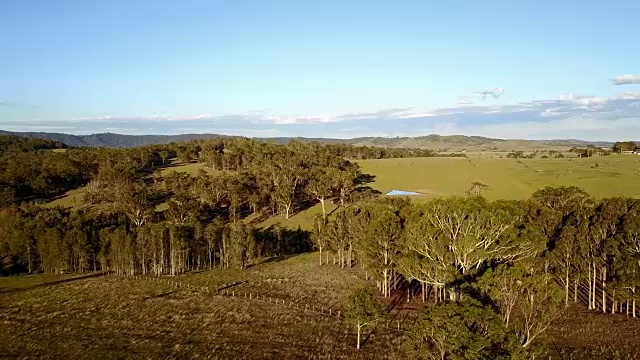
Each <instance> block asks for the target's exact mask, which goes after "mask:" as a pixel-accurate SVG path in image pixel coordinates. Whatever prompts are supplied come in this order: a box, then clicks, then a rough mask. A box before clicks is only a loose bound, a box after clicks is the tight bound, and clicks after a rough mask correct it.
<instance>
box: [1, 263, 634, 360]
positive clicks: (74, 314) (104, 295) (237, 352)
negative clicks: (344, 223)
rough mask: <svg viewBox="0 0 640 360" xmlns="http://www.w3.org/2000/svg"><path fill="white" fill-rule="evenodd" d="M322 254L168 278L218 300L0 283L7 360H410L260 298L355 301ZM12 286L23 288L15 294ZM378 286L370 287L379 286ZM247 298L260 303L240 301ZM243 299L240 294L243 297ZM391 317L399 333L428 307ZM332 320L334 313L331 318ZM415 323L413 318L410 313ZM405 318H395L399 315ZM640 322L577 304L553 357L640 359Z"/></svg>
mask: <svg viewBox="0 0 640 360" xmlns="http://www.w3.org/2000/svg"><path fill="white" fill-rule="evenodd" d="M317 261H318V254H317V253H312V254H303V255H298V256H293V257H289V258H286V259H272V260H267V261H265V262H262V263H260V264H257V265H255V266H253V267H251V268H249V269H246V270H233V269H232V270H215V269H214V270H206V271H201V272H192V273H189V274H186V275H180V276H177V277H167V279H169V280H171V281H179V282H181V283H183V284H187V283H188V284H190V285H197V286H210V287H212V288H213V287H216V286H220V285H221V284H226V283H231V282H236V281H246V282H245V283H243V284H242V285H240V286H236V287H232V288H229V290H230V291H234V292H236V294H237V295H236V297H234V298H230V297H219V296H214V295H213V294H207V293H202V292H199V291H193V290H187V289H184V288H176V287H174V286H171V285H167V284H162V283H156V282H149V281H145V280H131V279H122V278H117V277H112V276H109V277H94V278H85V279H81V280H76V281H69V282H64V283H58V284H53V285H51V286H48V287H42V286H36V285H39V284H41V283H42V282H47V281H54V280H58V279H65V278H67V277H58V276H54V275H34V276H29V277H12V278H0V323H2V325H3V326H0V338H2V339H3V341H1V342H0V357H18V356H23V357H24V356H32V357H50V358H119V357H125V356H128V357H145V358H167V357H171V358H194V357H213V358H309V357H313V356H319V357H331V358H363V359H364V358H366V359H381V358H402V357H404V355H403V354H402V350H401V342H402V338H401V334H400V333H397V332H395V331H389V330H384V329H383V330H380V331H377V332H376V333H374V335H373V336H372V337H371V338H369V340H368V341H367V342H366V343H365V345H364V348H363V350H362V351H361V352H357V351H356V350H355V349H354V348H353V347H354V346H353V345H354V342H355V333H354V331H353V329H352V327H351V326H349V325H347V324H346V323H345V322H343V321H340V320H338V319H337V318H335V316H334V317H329V316H326V315H324V316H323V315H321V314H317V313H312V312H305V311H304V310H302V309H303V308H304V306H303V307H301V308H300V309H295V308H290V307H288V306H286V305H285V306H283V305H282V304H278V305H275V304H274V303H273V302H271V303H266V302H264V301H256V300H255V294H260V295H266V296H267V297H272V298H277V299H280V300H286V303H287V304H288V303H289V302H290V301H293V302H294V303H296V302H299V303H301V304H307V305H309V306H325V308H324V309H325V311H326V308H327V307H329V306H330V307H332V308H333V309H341V310H343V307H342V306H343V305H344V303H345V299H346V297H347V296H348V294H350V292H351V291H352V290H353V289H354V288H356V287H358V286H362V285H365V284H366V282H365V281H364V280H363V273H362V270H360V269H357V268H354V269H340V268H338V267H336V266H333V265H323V266H319V265H318V264H317ZM16 279H22V280H24V281H23V283H22V286H19V288H20V290H19V291H13V292H8V293H7V292H4V291H3V290H2V289H5V290H6V289H15V288H16V283H17V281H16ZM371 285H372V284H369V286H371ZM246 292H250V293H252V294H254V295H253V297H254V299H251V300H250V299H245V298H244V296H242V295H240V294H243V293H246ZM238 295H240V296H238ZM399 297H400V301H399V302H398V306H399V307H403V308H404V310H402V311H400V312H392V316H394V320H393V321H392V324H393V325H395V322H396V320H397V319H399V321H401V327H402V328H408V327H410V326H411V324H412V323H413V320H414V319H415V318H416V316H417V314H418V313H419V312H418V311H415V310H410V309H419V308H421V307H422V303H420V302H417V301H419V300H416V302H412V303H406V302H404V293H403V294H399ZM334 311H335V310H334ZM408 314H414V315H408ZM396 315H397V316H396ZM638 321H639V320H638V319H631V318H628V317H626V316H624V315H616V316H611V315H602V314H599V313H597V312H588V311H586V310H584V307H583V306H581V305H572V306H571V307H570V308H569V310H567V311H566V312H565V314H564V315H563V316H562V317H561V318H559V319H558V320H557V321H556V322H555V323H554V324H553V326H552V327H551V328H550V330H549V334H548V335H549V336H547V338H546V340H545V341H548V342H549V343H550V344H552V345H551V348H552V350H553V353H552V355H553V358H554V359H559V358H574V359H590V358H616V357H615V355H614V354H617V358H636V357H637V356H639V355H640V350H638V349H637V346H636V344H637V342H638V341H639V340H640V333H638V332H637V326H638Z"/></svg>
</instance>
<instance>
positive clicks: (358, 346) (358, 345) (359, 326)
mask: <svg viewBox="0 0 640 360" xmlns="http://www.w3.org/2000/svg"><path fill="white" fill-rule="evenodd" d="M361 327H362V326H361V325H358V344H357V346H356V348H357V349H358V350H360V328H361Z"/></svg>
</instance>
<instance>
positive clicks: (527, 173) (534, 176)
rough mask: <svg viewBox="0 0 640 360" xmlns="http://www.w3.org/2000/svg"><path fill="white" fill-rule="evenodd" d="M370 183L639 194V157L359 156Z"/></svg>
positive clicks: (518, 193)
mask: <svg viewBox="0 0 640 360" xmlns="http://www.w3.org/2000/svg"><path fill="white" fill-rule="evenodd" d="M358 163H359V164H360V166H361V168H362V172H363V173H366V174H371V175H374V176H375V179H374V182H373V183H371V184H369V185H370V186H371V187H372V188H374V189H376V190H379V191H381V192H383V193H386V192H388V191H390V190H394V189H395V190H405V191H417V192H421V193H428V194H432V195H428V196H424V198H427V197H429V196H433V195H438V196H443V195H445V196H446V195H464V194H465V191H466V190H467V189H468V188H469V186H470V184H471V183H472V182H474V181H478V182H481V183H483V184H486V185H488V186H489V189H488V190H487V191H486V193H485V196H486V197H487V198H489V199H524V198H527V197H529V196H530V195H531V194H532V193H533V192H534V191H536V190H538V189H541V188H543V187H545V186H578V187H580V188H583V189H584V190H586V191H587V192H588V193H590V194H591V195H592V196H594V197H596V198H604V197H613V196H631V197H639V196H640V156H635V155H612V156H605V157H594V158H585V159H578V158H572V159H504V158H503V159H498V158H493V159H492V158H471V159H465V158H405V159H382V160H362V161H358Z"/></svg>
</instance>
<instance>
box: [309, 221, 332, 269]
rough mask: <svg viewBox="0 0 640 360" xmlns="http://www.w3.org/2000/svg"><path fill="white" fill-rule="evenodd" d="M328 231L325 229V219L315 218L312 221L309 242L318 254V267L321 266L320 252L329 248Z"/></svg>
mask: <svg viewBox="0 0 640 360" xmlns="http://www.w3.org/2000/svg"><path fill="white" fill-rule="evenodd" d="M329 236H330V235H329V231H328V228H327V220H326V218H325V217H320V216H316V217H315V219H314V221H313V231H312V232H311V241H312V242H313V245H314V246H315V248H316V249H318V251H319V252H320V265H322V250H324V249H326V248H327V247H328V246H329V241H330V239H329Z"/></svg>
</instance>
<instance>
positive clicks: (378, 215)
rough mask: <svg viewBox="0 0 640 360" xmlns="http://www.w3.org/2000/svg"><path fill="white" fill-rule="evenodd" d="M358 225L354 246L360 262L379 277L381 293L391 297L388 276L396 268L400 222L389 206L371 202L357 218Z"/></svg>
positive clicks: (399, 242)
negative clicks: (358, 239)
mask: <svg viewBox="0 0 640 360" xmlns="http://www.w3.org/2000/svg"><path fill="white" fill-rule="evenodd" d="M358 219H359V220H360V224H361V225H362V226H361V227H360V229H359V233H360V239H361V240H362V241H360V242H359V244H358V249H359V253H360V255H361V260H362V261H363V262H364V265H365V266H366V267H368V268H369V269H370V270H372V271H376V272H378V273H379V274H381V277H382V284H381V288H382V289H381V290H382V293H383V294H384V296H385V297H389V296H391V290H392V287H391V284H390V275H392V271H393V270H394V269H395V267H396V262H397V260H398V255H399V252H400V244H401V238H402V219H401V217H400V216H399V214H398V213H397V212H395V211H394V209H392V208H391V207H390V206H389V205H387V204H383V203H380V202H373V203H370V204H367V205H366V206H364V207H363V208H362V209H361V210H360V213H359V214H358Z"/></svg>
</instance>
